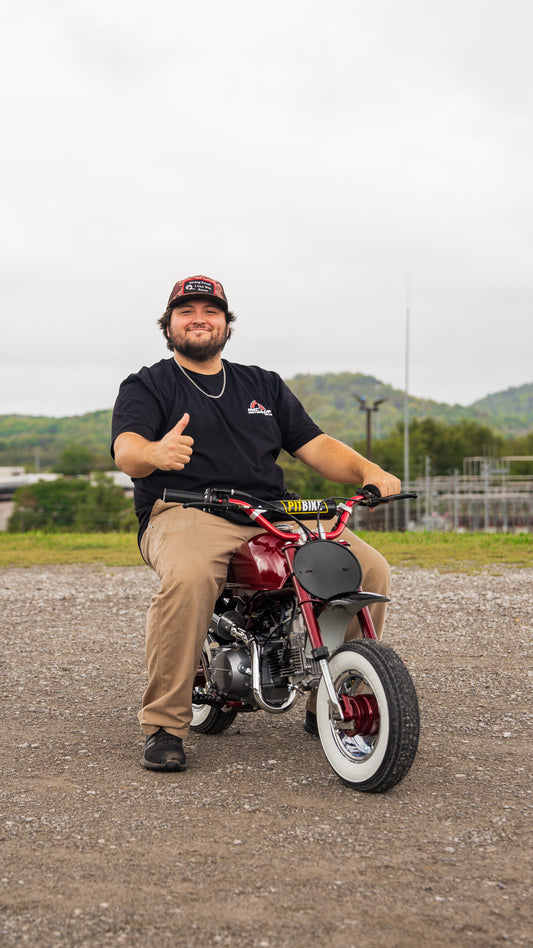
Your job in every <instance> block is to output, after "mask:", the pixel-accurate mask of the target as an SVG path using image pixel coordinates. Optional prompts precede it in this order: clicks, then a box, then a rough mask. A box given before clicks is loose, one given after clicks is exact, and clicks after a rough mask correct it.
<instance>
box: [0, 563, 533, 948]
mask: <svg viewBox="0 0 533 948" xmlns="http://www.w3.org/2000/svg"><path fill="white" fill-rule="evenodd" d="M0 581H1V588H0V616H1V619H0V624H1V630H2V643H3V649H2V653H1V656H0V676H1V681H2V686H3V695H4V716H3V734H2V743H1V785H0V838H1V853H2V856H1V861H0V904H1V907H2V912H1V916H0V943H1V944H2V946H3V948H11V946H21V945H31V946H39V948H41V946H42V948H66V946H69V948H70V946H79V948H94V946H100V945H102V946H103V945H113V946H122V945H124V946H128V948H129V946H132V948H146V946H147V945H149V944H153V945H156V946H158V948H160V946H167V945H168V946H170V945H172V946H177V948H180V946H201V948H205V946H208V945H222V946H226V945H230V946H231V948H256V946H257V948H267V946H271V948H285V946H286V948H289V946H290V948H295V946H296V948H300V946H301V948H304V946H305V948H308V946H309V945H313V944H315V945H325V944H327V945H328V948H351V946H353V948H355V946H357V948H376V946H387V948H389V946H395V948H404V946H405V948H411V946H416V945H423V946H426V945H431V946H432V948H439V946H445V945H446V946H449V945H452V946H465V945H468V946H470V945H472V946H480V948H481V946H483V948H487V946H491V945H498V944H501V943H502V942H505V943H506V944H510V945H524V946H526V945H528V946H530V945H532V944H533V940H532V931H533V926H532V904H531V889H530V880H531V875H532V866H531V861H532V853H533V832H532V819H531V817H532V808H533V797H532V782H531V767H530V763H531V714H532V712H531V708H532V701H531V683H532V672H533V662H532V656H531V640H532V635H531V633H532V626H533V597H532V588H533V568H532V569H501V570H490V571H486V572H480V573H476V574H474V575H469V574H464V573H439V571H437V570H423V569H414V568H396V569H394V570H393V593H392V596H393V601H392V603H391V606H390V611H389V619H388V623H387V631H386V641H387V642H388V643H389V644H390V645H392V647H393V648H395V649H396V650H397V651H398V653H399V654H400V655H401V657H402V658H403V659H404V661H405V662H406V664H407V666H408V668H409V669H410V671H411V674H412V676H413V679H414V681H415V684H416V687H417V691H418V695H419V702H420V709H421V727H422V730H421V740H420V747H419V751H418V755H417V758H416V760H415V762H414V765H413V767H412V769H411V771H410V773H409V774H408V776H407V777H406V779H405V780H404V781H403V782H402V783H401V784H399V785H398V786H397V787H395V788H394V789H393V790H391V791H389V792H388V793H387V794H383V795H373V794H364V793H358V792H356V791H353V790H350V789H348V788H347V787H345V786H343V784H342V783H341V782H340V781H339V779H338V778H337V776H336V775H335V774H334V773H333V771H332V770H331V769H330V767H329V765H328V763H327V761H326V759H325V757H324V755H323V754H322V751H321V749H320V743H319V742H318V740H317V739H316V738H313V737H311V736H310V735H308V734H306V733H305V732H304V731H303V729H302V718H303V713H304V708H303V701H302V702H300V703H297V705H296V706H295V707H293V709H291V710H290V711H289V712H288V713H287V714H284V715H267V714H265V713H264V712H258V713H256V714H246V715H240V716H238V717H237V719H236V721H235V723H234V724H233V725H232V726H231V728H229V730H228V731H226V732H225V733H223V734H222V735H219V736H216V737H215V736H213V737H210V736H208V735H205V736H204V735H195V734H192V733H191V735H190V737H189V739H188V740H187V741H186V749H187V755H188V769H187V770H186V771H185V772H184V773H169V774H161V773H157V772H150V771H145V770H143V769H142V767H141V765H140V757H141V749H142V743H143V736H142V732H141V731H140V729H139V727H138V724H137V720H136V712H137V708H138V705H139V701H140V697H141V694H142V691H143V689H144V686H145V680H146V676H145V671H144V656H143V647H144V619H145V614H146V608H147V606H148V603H149V600H150V596H151V595H152V593H153V592H154V591H155V589H156V578H155V576H154V575H153V573H152V572H151V571H150V570H149V569H148V568H146V567H143V566H140V567H132V568H112V569H110V568H106V567H103V566H102V567H98V566H78V565H72V566H67V567H63V566H61V567H49V568H48V567H47V568H43V567H30V568H28V569H5V570H2V571H0Z"/></svg>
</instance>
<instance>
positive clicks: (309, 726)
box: [303, 710, 318, 737]
mask: <svg viewBox="0 0 533 948" xmlns="http://www.w3.org/2000/svg"><path fill="white" fill-rule="evenodd" d="M303 729H304V731H307V733H308V734H314V735H315V737H318V724H317V723H316V714H313V712H312V711H309V710H307V711H306V712H305V720H304V723H303Z"/></svg>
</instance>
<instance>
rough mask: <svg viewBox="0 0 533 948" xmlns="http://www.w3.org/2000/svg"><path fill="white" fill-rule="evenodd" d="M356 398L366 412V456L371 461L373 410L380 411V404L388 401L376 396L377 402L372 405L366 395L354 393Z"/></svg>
mask: <svg viewBox="0 0 533 948" xmlns="http://www.w3.org/2000/svg"><path fill="white" fill-rule="evenodd" d="M353 397H354V398H356V399H357V401H358V402H359V409H360V411H365V412H366V457H367V458H368V460H369V461H371V460H372V412H373V411H378V409H379V406H380V405H381V404H382V403H383V402H386V401H387V399H386V398H376V400H375V402H374V403H373V404H372V405H369V404H367V400H366V398H365V397H364V395H354V396H353Z"/></svg>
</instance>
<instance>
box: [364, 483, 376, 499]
mask: <svg viewBox="0 0 533 948" xmlns="http://www.w3.org/2000/svg"><path fill="white" fill-rule="evenodd" d="M361 493H362V494H366V495H367V497H376V498H379V497H381V491H380V489H379V487H376V485H375V484H365V486H364V487H362V488H361Z"/></svg>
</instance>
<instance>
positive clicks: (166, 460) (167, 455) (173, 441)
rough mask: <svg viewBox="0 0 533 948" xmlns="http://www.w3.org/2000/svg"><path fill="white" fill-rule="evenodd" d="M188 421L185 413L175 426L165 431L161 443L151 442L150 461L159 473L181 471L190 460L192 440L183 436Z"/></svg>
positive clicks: (187, 436) (188, 418)
mask: <svg viewBox="0 0 533 948" xmlns="http://www.w3.org/2000/svg"><path fill="white" fill-rule="evenodd" d="M190 420H191V419H190V417H189V415H188V414H187V412H185V414H184V415H182V417H181V418H180V420H179V421H178V423H177V425H174V427H173V428H172V429H171V430H170V431H167V433H166V435H164V437H163V438H161V441H154V442H153V444H152V448H153V451H152V459H153V460H154V461H155V467H156V468H159V470H160V471H182V470H183V468H184V467H185V465H186V464H188V463H189V461H190V460H191V455H192V446H193V444H194V440H193V438H190V437H189V435H184V434H183V432H184V431H185V428H186V427H187V425H188V424H189V421H190Z"/></svg>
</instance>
